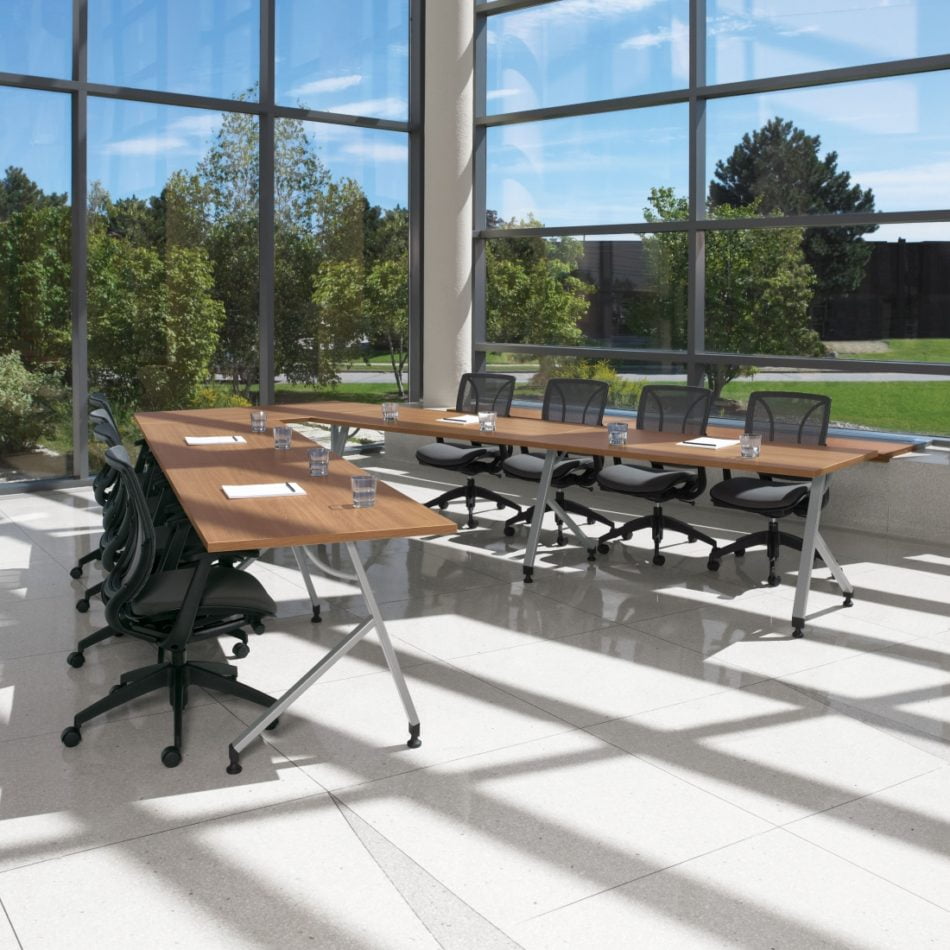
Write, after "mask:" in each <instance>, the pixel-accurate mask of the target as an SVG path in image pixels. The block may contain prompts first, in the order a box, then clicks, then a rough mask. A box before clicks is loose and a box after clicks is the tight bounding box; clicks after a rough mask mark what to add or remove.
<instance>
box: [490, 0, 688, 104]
mask: <svg viewBox="0 0 950 950" xmlns="http://www.w3.org/2000/svg"><path fill="white" fill-rule="evenodd" d="M486 83H487V90H488V105H487V110H488V113H489V114H494V113H499V112H515V111H518V110H521V109H539V108H544V107H546V106H557V105H563V104H565V103H569V102H587V101H593V100H597V99H612V98H615V97H618V96H633V95H641V94H643V93H649V92H660V91H665V90H668V89H677V88H680V87H684V86H686V85H688V83H689V2H688V0H658V2H653V3H644V2H643V0H620V2H614V3H591V2H590V0H561V2H560V3H552V4H547V5H543V6H538V7H532V8H530V9H528V10H520V11H517V12H514V13H507V14H498V15H497V16H493V17H489V19H488V69H487V77H486Z"/></svg>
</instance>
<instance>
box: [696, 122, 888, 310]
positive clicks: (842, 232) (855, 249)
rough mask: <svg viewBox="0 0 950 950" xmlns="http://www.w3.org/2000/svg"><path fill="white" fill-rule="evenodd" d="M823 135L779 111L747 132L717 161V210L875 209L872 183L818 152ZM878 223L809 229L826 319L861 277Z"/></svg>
mask: <svg viewBox="0 0 950 950" xmlns="http://www.w3.org/2000/svg"><path fill="white" fill-rule="evenodd" d="M820 153H821V138H820V136H817V135H807V134H806V133H805V132H804V131H802V130H801V129H799V128H797V127H796V126H794V125H793V124H792V123H791V122H789V121H785V120H783V119H781V118H780V117H778V116H776V117H775V118H774V119H770V120H769V121H768V122H766V123H765V125H763V126H762V128H761V129H759V130H758V131H756V132H753V133H752V134H751V135H749V134H746V135H744V136H743V137H742V141H741V142H740V143H739V144H738V145H737V146H736V147H735V149H734V150H733V152H732V154H731V155H730V156H729V157H728V158H726V159H723V160H720V161H718V162H716V170H715V174H714V178H713V180H712V181H711V182H710V183H709V202H710V207H711V209H712V210H714V211H715V213H716V214H717V215H720V216H721V215H722V212H721V210H720V209H721V208H723V207H724V206H730V207H733V208H739V207H746V208H748V207H751V206H752V205H753V204H754V205H755V206H756V207H757V208H758V213H759V214H764V215H794V214H834V213H841V212H844V213H846V212H858V211H874V194H873V193H872V191H871V189H870V188H862V187H861V186H860V185H858V184H853V183H852V181H851V175H850V174H849V173H848V172H846V171H840V170H839V169H838V153H837V152H833V151H832V152H828V153H827V154H826V155H825V156H824V158H822V157H821V154H820ZM875 230H877V228H876V226H875V225H861V226H857V227H842V228H808V229H807V230H806V231H805V234H804V240H803V248H804V252H805V259H806V260H807V261H808V263H809V264H810V265H811V267H812V269H813V270H814V272H815V278H816V284H815V298H814V302H813V307H812V310H813V313H814V314H815V315H816V318H818V319H823V318H824V315H825V313H826V311H827V304H828V302H829V301H830V299H831V298H832V297H835V296H838V295H841V294H847V293H850V292H851V291H852V290H854V289H855V288H856V287H857V286H858V285H859V284H860V282H861V279H862V278H863V276H864V271H865V267H866V265H867V262H868V258H869V257H870V254H871V247H870V246H869V245H868V244H867V243H866V242H865V241H864V240H862V235H864V234H868V233H870V232H872V231H875Z"/></svg>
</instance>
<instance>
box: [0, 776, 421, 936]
mask: <svg viewBox="0 0 950 950" xmlns="http://www.w3.org/2000/svg"><path fill="white" fill-rule="evenodd" d="M0 886H2V888H3V899H4V903H5V905H6V907H7V911H8V913H9V914H10V918H11V920H12V921H13V924H14V926H15V927H16V929H17V933H18V935H19V937H20V940H21V941H22V942H23V945H24V947H25V948H27V950H29V948H31V947H57V946H58V947H78V946H90V947H92V946H95V947H99V948H103V950H105V948H112V947H114V948H117V950H125V948H127V947H129V946H130V945H134V946H136V947H141V948H149V947H155V948H166V947H228V948H248V950H251V948H254V950H259V948H261V947H305V946H310V947H334V948H336V947H340V948H368V947H393V948H396V947H400V948H402V947H405V948H409V947H411V948H431V950H438V947H439V944H438V943H437V942H436V941H435V939H434V938H433V937H432V936H431V934H429V932H428V931H427V930H426V929H425V928H424V927H423V925H422V924H421V923H420V922H419V920H418V918H417V917H416V916H415V914H413V912H412V910H411V909H410V908H409V907H408V906H407V905H406V903H405V901H404V900H403V899H402V897H401V896H400V895H399V893H398V892H397V891H396V890H395V889H394V888H393V887H392V885H391V884H390V882H389V881H388V879H387V878H386V876H385V875H384V873H383V872H382V870H381V869H380V868H379V867H378V866H377V865H376V864H375V862H374V861H373V859H372V858H371V857H370V856H369V854H367V852H366V850H365V849H364V847H363V845H362V844H361V843H360V841H359V840H358V838H357V837H356V836H355V835H354V834H353V832H352V831H351V830H350V828H349V826H348V825H347V823H346V821H345V820H344V818H343V817H342V815H341V814H340V812H339V810H338V809H337V807H336V805H335V804H334V803H333V801H332V800H331V799H330V798H329V796H327V795H317V796H315V797H310V798H307V799H305V800H303V801H299V802H294V803H291V804H285V805H277V806H273V807H270V808H265V809H258V810H256V811H254V812H251V813H243V814H236V815H232V816H229V817H223V818H221V819H219V820H217V821H205V822H202V823H201V824H198V825H194V826H191V827H183V828H179V829H176V830H172V831H167V832H165V833H162V834H151V835H149V836H148V837H142V838H138V839H136V840H134V841H127V842H124V843H123V844H121V845H114V846H112V847H109V848H99V849H96V850H94V851H89V852H87V853H85V854H77V855H74V856H72V857H68V858H62V859H59V860H56V861H47V862H45V863H43V864H40V865H36V866H33V867H30V868H24V869H22V870H17V871H12V872H9V873H8V874H6V875H4V876H3V881H2V885H0Z"/></svg>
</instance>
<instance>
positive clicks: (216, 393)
mask: <svg viewBox="0 0 950 950" xmlns="http://www.w3.org/2000/svg"><path fill="white" fill-rule="evenodd" d="M250 405H251V402H250V401H249V400H247V399H245V398H244V397H243V396H239V395H238V394H237V393H234V392H231V390H230V389H218V388H216V387H214V386H199V387H198V389H197V390H195V394H194V396H193V397H192V400H191V408H192V409H228V408H231V407H234V406H237V407H242V406H250Z"/></svg>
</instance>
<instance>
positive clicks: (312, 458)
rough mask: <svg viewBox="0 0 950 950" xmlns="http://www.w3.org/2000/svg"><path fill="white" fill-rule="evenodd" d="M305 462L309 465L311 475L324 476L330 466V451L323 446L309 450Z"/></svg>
mask: <svg viewBox="0 0 950 950" xmlns="http://www.w3.org/2000/svg"><path fill="white" fill-rule="evenodd" d="M307 462H308V463H309V465H310V474H311V475H316V476H323V475H326V474H327V470H328V468H329V465H330V450H329V449H328V448H327V447H326V446H325V445H318V446H316V447H315V448H312V449H309V450H308V451H307Z"/></svg>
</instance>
